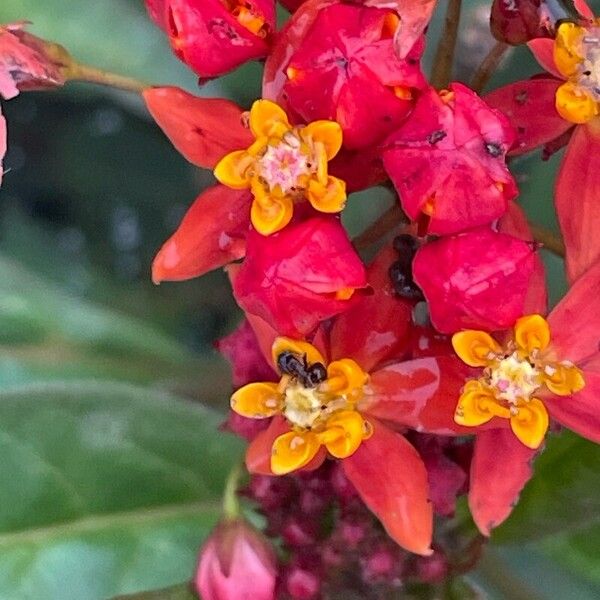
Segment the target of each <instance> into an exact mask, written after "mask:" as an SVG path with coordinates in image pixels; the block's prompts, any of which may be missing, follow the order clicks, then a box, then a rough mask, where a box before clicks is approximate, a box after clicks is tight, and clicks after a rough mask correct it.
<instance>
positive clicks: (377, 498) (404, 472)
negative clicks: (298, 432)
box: [342, 421, 433, 555]
mask: <svg viewBox="0 0 600 600" xmlns="http://www.w3.org/2000/svg"><path fill="white" fill-rule="evenodd" d="M371 424H372V425H373V435H372V436H371V437H370V438H369V439H368V440H366V441H364V442H363V443H362V444H361V445H360V447H359V448H358V450H357V451H356V452H355V453H354V454H353V455H352V456H350V457H348V458H345V459H344V460H343V461H342V467H343V469H344V473H345V474H346V476H347V477H348V479H349V480H350V481H351V482H352V483H353V484H354V486H355V487H356V490H357V492H358V493H359V495H360V497H361V498H362V499H363V501H364V503H365V504H366V505H367V506H368V507H369V509H370V510H371V511H373V513H375V515H376V516H377V518H378V519H379V520H380V521H381V523H382V525H383V526H384V527H385V530H386V531H387V533H388V535H389V536H390V537H391V538H392V539H394V540H395V541H396V542H398V544H400V545H401V546H402V547H403V548H406V549H407V550H409V551H410V552H415V553H416V554H422V555H429V554H431V548H430V544H431V535H432V530H433V507H432V505H431V502H430V501H429V498H428V495H429V490H428V484H427V471H426V470H425V465H424V464H423V461H422V460H421V458H420V457H419V454H418V452H417V451H416V450H415V449H414V448H413V447H412V446H411V445H410V444H409V443H408V442H407V441H406V439H404V437H402V436H401V435H400V434H398V433H395V432H393V431H391V430H390V429H388V428H387V427H385V426H383V425H381V424H380V423H377V422H376V421H375V422H374V421H371Z"/></svg>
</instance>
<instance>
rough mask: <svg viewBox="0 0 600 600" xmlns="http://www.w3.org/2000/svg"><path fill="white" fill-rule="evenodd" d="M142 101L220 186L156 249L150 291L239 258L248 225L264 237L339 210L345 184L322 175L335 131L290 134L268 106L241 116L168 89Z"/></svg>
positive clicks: (229, 106)
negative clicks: (295, 220) (297, 217)
mask: <svg viewBox="0 0 600 600" xmlns="http://www.w3.org/2000/svg"><path fill="white" fill-rule="evenodd" d="M144 99H145V100H146V104H147V106H148V108H149V110H150V112H151V113H152V115H153V116H154V118H155V119H156V121H157V123H158V124H159V125H160V127H161V128H162V129H163V130H164V132H165V133H166V134H167V135H168V136H169V138H170V139H171V141H172V142H173V144H174V145H175V147H176V148H177V149H178V150H179V151H180V152H181V153H182V154H183V155H184V156H185V157H186V158H187V159H188V160H189V161H190V162H192V163H194V164H196V165H198V166H200V167H204V168H213V169H214V172H215V174H216V176H217V178H218V179H219V181H222V182H223V184H224V185H217V186H214V187H212V188H209V189H208V190H205V191H204V192H203V193H202V194H201V195H200V196H199V197H198V198H197V199H196V201H195V202H194V204H193V205H192V206H191V208H190V209H189V211H188V212H187V214H186V215H185V217H184V219H183V221H182V223H181V225H180V226H179V228H178V229H177V231H176V232H175V233H174V234H173V236H172V237H171V238H170V239H169V240H167V242H166V243H165V244H164V246H163V247H162V248H161V250H160V252H159V253H158V255H157V256H156V258H155V260H154V264H153V266H152V277H153V280H154V281H155V283H159V282H161V281H164V280H181V279H189V278H191V277H197V276H199V275H202V274H204V273H206V272H207V271H210V270H212V269H216V268H218V267H220V266H223V265H225V264H228V263H230V262H232V261H235V260H238V259H240V258H243V257H244V255H245V253H246V237H247V234H248V231H249V230H250V225H251V224H252V226H253V227H254V229H255V230H257V231H259V232H260V233H261V234H262V235H265V236H268V235H269V234H272V233H275V232H277V231H279V230H281V229H282V228H284V227H285V226H286V225H287V224H288V223H289V222H290V220H291V219H292V217H293V215H294V211H295V210H298V211H300V212H302V211H304V212H306V211H305V208H306V207H307V206H308V205H311V206H312V207H313V208H314V209H315V210H317V211H320V212H323V213H336V212H339V211H340V210H342V209H343V207H344V204H345V201H346V191H345V183H344V181H342V180H341V179H339V178H337V177H333V176H331V175H329V174H328V161H329V160H331V158H333V157H334V156H335V155H336V154H337V151H338V150H339V147H340V146H341V136H342V134H341V130H340V127H339V125H338V124H337V123H334V122H332V121H325V120H321V121H317V122H313V123H309V124H308V125H306V126H303V125H300V126H294V127H293V126H291V125H290V124H289V122H288V120H287V116H286V115H285V113H284V112H283V110H282V109H281V108H280V107H278V106H277V105H276V104H274V103H273V102H270V101H267V100H258V101H256V102H254V104H253V105H252V109H251V110H250V112H249V113H246V114H244V113H243V112H242V109H241V108H239V107H238V106H237V105H235V104H234V103H233V102H230V101H229V100H224V99H216V98H197V97H195V96H192V95H191V94H188V93H187V92H184V91H183V90H181V89H179V88H174V87H164V88H153V89H149V90H146V91H145V92H144ZM248 127H249V128H250V130H248ZM254 138H256V139H254ZM253 239H257V238H256V237H254V238H253ZM336 239H341V238H340V237H339V236H337V237H336ZM257 243H258V242H257ZM271 256H274V254H273V253H271ZM336 291H337V290H336Z"/></svg>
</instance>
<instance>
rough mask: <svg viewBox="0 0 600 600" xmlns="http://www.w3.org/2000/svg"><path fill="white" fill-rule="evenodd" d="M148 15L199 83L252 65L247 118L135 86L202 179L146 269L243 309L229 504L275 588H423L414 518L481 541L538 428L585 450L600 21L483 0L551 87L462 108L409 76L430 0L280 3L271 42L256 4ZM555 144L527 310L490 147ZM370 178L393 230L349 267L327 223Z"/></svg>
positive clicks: (503, 160)
mask: <svg viewBox="0 0 600 600" xmlns="http://www.w3.org/2000/svg"><path fill="white" fill-rule="evenodd" d="M147 4H148V6H149V9H150V12H151V14H152V16H153V18H154V19H155V21H157V22H158V23H159V24H160V25H161V27H162V28H163V29H165V31H166V32H167V33H168V35H169V39H170V42H171V45H172V47H173V49H174V51H175V53H176V54H177V56H179V58H181V59H182V60H183V61H184V62H186V63H187V64H188V65H189V66H190V67H191V68H192V69H194V70H195V71H196V72H197V73H198V74H199V75H200V76H201V77H211V76H215V75H218V74H221V73H224V72H226V71H228V70H230V69H231V68H232V67H234V66H237V65H239V64H241V63H242V62H243V61H244V60H252V59H256V58H266V62H265V69H264V78H263V91H262V95H263V97H262V98H261V99H258V100H256V101H255V102H254V103H253V104H252V106H250V107H248V109H249V110H247V111H244V109H243V108H241V107H237V106H235V105H234V104H232V103H231V102H229V101H228V100H224V99H208V98H199V97H193V96H191V95H190V94H188V93H186V92H184V91H182V90H179V89H175V88H164V87H163V88H153V89H149V90H147V91H146V92H145V94H144V96H145V100H146V103H147V106H148V108H149V110H150V112H151V113H152V115H153V116H154V118H155V119H156V121H157V123H158V124H159V125H160V127H161V128H162V129H163V131H164V132H165V133H166V134H167V135H168V136H169V138H170V139H171V140H172V141H173V143H174V145H175V146H176V147H177V149H178V150H179V151H180V152H182V153H183V154H184V156H185V157H186V158H187V159H188V160H190V161H191V162H193V163H194V164H196V165H198V166H201V167H204V168H211V169H213V170H214V175H215V177H216V179H217V180H218V182H219V183H218V185H217V186H215V187H213V188H211V189H209V190H207V191H205V192H203V193H202V194H201V195H200V197H199V198H198V199H197V200H196V201H195V203H194V204H193V205H192V207H191V208H190V210H189V212H188V214H187V215H186V216H185V218H184V220H183V222H182V223H181V226H180V227H179V229H178V230H177V231H176V232H175V233H174V234H173V236H172V237H171V238H170V239H169V240H168V241H167V242H166V243H165V245H164V246H163V248H162V249H161V250H160V252H159V253H158V255H157V257H156V259H155V261H154V266H153V276H154V280H155V281H156V282H160V281H163V280H180V279H186V278H189V277H194V276H198V275H201V274H203V273H205V272H207V271H209V270H211V269H214V268H217V267H222V266H226V269H227V271H228V273H229V276H230V279H231V283H232V287H233V293H234V296H235V298H236V300H237V302H238V304H239V305H240V307H241V308H242V309H243V310H244V312H245V315H246V320H245V322H244V324H243V326H241V328H240V330H238V331H237V332H236V333H234V334H232V335H231V336H230V337H229V338H228V339H227V340H225V341H223V342H222V344H221V348H222V350H223V351H224V352H225V353H226V355H227V356H228V358H229V359H230V360H231V361H232V364H233V368H234V383H235V386H236V390H235V392H234V393H233V395H232V396H231V408H232V411H233V412H232V414H231V416H230V418H229V422H228V426H229V428H230V429H232V430H233V431H234V432H236V433H238V434H239V435H242V436H243V437H245V438H246V439H247V440H249V446H248V450H247V453H246V466H247V469H248V471H249V472H250V473H251V474H252V478H251V482H250V487H249V488H248V490H247V494H248V495H249V496H250V497H251V498H252V499H254V500H255V501H256V502H258V505H259V507H260V509H261V511H262V512H263V514H264V515H265V517H266V519H267V523H268V527H267V532H268V534H269V535H270V536H272V537H277V538H281V539H282V540H283V543H284V545H285V546H286V547H287V552H286V553H285V556H286V557H287V559H286V560H284V562H283V564H282V565H281V567H280V569H279V572H280V577H279V579H278V582H279V583H278V589H280V592H278V594H279V595H281V596H282V597H291V598H316V597H318V596H319V593H320V590H321V589H322V588H327V586H330V585H335V584H334V583H332V581H333V575H331V573H332V571H331V567H332V565H333V564H335V566H336V569H334V571H335V572H336V573H338V574H339V572H340V570H341V571H342V572H346V573H347V580H350V579H353V578H354V579H356V577H357V576H358V578H359V580H360V581H358V583H356V585H357V586H358V588H357V589H359V588H360V586H364V585H365V584H366V583H370V584H371V585H374V583H373V582H375V581H380V582H384V583H385V584H386V585H388V586H394V585H401V584H403V583H404V582H406V581H407V580H409V581H410V578H411V577H414V576H416V574H420V576H421V577H422V580H423V581H426V580H427V577H426V576H425V575H424V573H426V572H429V573H433V572H435V573H438V571H436V569H438V570H439V573H438V575H439V576H440V577H444V574H445V573H446V571H447V570H448V569H449V568H450V563H449V559H448V557H447V552H446V551H444V550H443V548H442V545H441V544H440V542H439V540H438V539H437V538H436V537H435V533H434V527H433V525H434V520H433V517H434V513H435V512H437V513H439V514H442V515H446V516H447V515H451V514H452V513H453V509H454V502H455V499H456V496H457V495H459V494H462V493H465V492H466V493H467V494H468V500H469V507H470V510H471V514H472V516H473V519H474V521H475V523H476V525H477V527H478V528H479V531H480V532H481V534H483V535H484V536H487V535H489V534H490V532H491V530H492V529H493V528H494V527H496V526H498V525H499V524H500V523H502V521H504V520H505V519H506V518H507V517H508V515H509V514H510V512H511V509H512V507H513V506H514V505H515V503H516V501H517V498H518V495H519V492H520V491H521V489H522V488H523V486H524V485H525V483H526V482H527V480H528V479H529V477H530V476H531V473H532V470H531V463H532V459H533V458H534V457H535V455H536V453H537V452H539V451H540V449H541V448H543V443H544V439H545V436H546V434H547V432H548V430H549V428H550V425H551V421H552V420H555V421H556V422H557V423H561V424H563V425H565V426H567V427H570V428H572V429H573V430H575V431H577V432H578V433H580V434H581V435H584V436H585V437H588V438H590V439H592V440H595V441H600V421H599V420H598V416H597V414H598V408H600V400H598V398H600V396H599V395H598V392H599V391H600V390H599V389H598V386H599V385H600V379H599V377H598V375H597V372H598V371H597V368H598V365H599V364H600V363H599V362H598V361H599V356H600V355H599V350H598V336H597V334H596V333H595V332H596V331H598V329H597V327H596V324H595V323H594V321H595V320H597V319H598V318H599V317H598V316H597V315H598V313H599V312H600V311H598V310H597V309H596V308H594V307H595V304H596V303H597V302H598V297H599V293H600V262H598V258H599V257H600V249H599V248H600V244H598V243H597V241H596V240H597V239H598V237H597V236H595V235H593V234H592V232H591V228H593V227H594V223H596V222H597V221H598V219H600V213H599V216H596V213H597V211H598V210H600V209H599V208H598V207H600V183H599V182H600V180H599V179H598V173H600V164H597V163H598V160H599V159H598V156H600V152H594V151H593V150H591V147H595V146H594V145H597V144H600V142H599V141H598V140H600V117H599V116H598V115H599V114H600V109H599V106H600V21H595V20H593V18H592V17H591V16H590V14H589V11H588V9H587V8H586V7H585V6H583V4H582V3H581V2H580V3H579V4H578V10H579V11H580V12H579V13H576V12H574V13H573V14H569V15H563V14H561V15H555V16H554V17H553V19H550V18H549V17H548V15H545V14H542V12H543V11H541V10H538V11H537V12H536V15H537V21H536V20H535V19H534V18H533V17H532V16H531V14H532V13H531V12H528V10H527V9H528V4H527V2H521V3H520V4H519V11H520V12H519V13H518V15H517V16H516V17H515V16H514V15H513V16H510V17H509V16H507V15H506V14H505V13H504V12H503V8H502V6H503V5H502V4H501V3H495V4H494V7H493V10H492V24H493V31H494V33H495V35H497V36H505V38H504V39H506V40H507V41H509V42H510V43H525V42H527V43H528V44H529V45H530V47H531V49H532V51H533V52H534V54H535V55H536V57H537V58H538V60H539V61H540V63H541V64H542V65H543V66H544V67H545V68H546V69H547V70H548V71H549V75H548V76H545V77H537V78H533V79H531V80H530V81H528V82H518V83H514V84H510V85H509V86H507V87H506V88H501V89H498V90H495V91H494V92H492V93H491V94H489V95H487V96H486V97H484V98H482V97H480V96H479V95H478V94H477V93H476V92H475V91H474V90H472V89H470V88H469V87H467V86H465V85H463V84H460V83H449V84H448V85H447V86H446V87H445V88H444V89H436V88H435V87H434V86H433V85H431V84H430V83H429V82H428V80H427V78H426V77H425V75H424V74H423V72H422V70H421V56H422V54H423V51H424V47H425V35H424V31H425V29H426V26H427V22H428V20H429V17H430V16H431V11H432V10H433V4H434V3H426V5H424V6H423V7H422V8H421V9H420V10H419V11H416V10H415V9H414V8H413V9H407V8H406V7H405V4H404V3H394V2H392V3H380V2H376V1H374V2H368V3H361V2H341V1H337V0H307V1H306V2H303V3H288V4H286V6H288V8H289V9H290V10H291V11H293V14H292V16H291V17H290V18H289V20H288V21H287V22H286V24H285V25H284V27H283V28H282V29H281V30H280V31H278V32H277V31H275V29H274V22H273V18H272V16H273V4H272V3H269V2H215V3H214V6H213V4H211V3H202V7H200V4H201V3H199V2H193V1H191V0H189V1H187V2H186V1H183V0H180V1H178V2H176V1H174V0H171V1H169V0H164V1H163V2H147ZM519 19H520V20H519ZM558 19H560V21H559V22H560V25H558V26H556V22H557V21H558ZM565 19H566V20H565ZM224 31H227V32H228V33H224ZM223 48H227V51H226V52H224V51H223ZM566 134H569V135H570V136H571V140H570V142H569V147H568V149H567V153H566V156H565V159H564V164H563V167H562V168H561V171H560V174H559V178H558V181H557V191H556V207H557V211H558V216H559V220H560V225H561V229H562V231H563V234H564V240H565V244H566V250H567V255H566V257H567V271H568V275H569V278H570V281H571V283H572V288H571V289H570V291H569V292H568V294H567V295H566V296H565V297H564V299H563V300H562V301H561V302H560V304H559V305H558V306H557V307H555V308H554V310H552V311H551V312H550V313H549V314H548V313H547V292H546V286H545V278H544V269H543V265H542V262H541V259H540V257H539V255H538V249H539V247H540V246H539V244H538V243H536V242H535V241H534V240H533V236H532V234H531V232H530V229H529V225H528V223H527V221H526V219H525V217H524V215H523V213H522V212H521V209H520V208H519V206H518V204H517V203H516V199H517V196H518V188H517V184H516V182H515V179H514V178H513V176H512V174H511V172H510V170H509V168H508V165H507V156H509V155H514V154H520V153H524V152H528V151H530V150H532V149H533V148H535V147H536V146H539V145H546V147H547V148H548V150H547V153H549V152H551V151H556V149H557V148H558V147H559V143H558V142H557V141H555V140H556V139H557V138H558V139H560V140H564V139H565V135H566ZM386 181H388V182H389V185H390V187H393V189H394V191H395V193H396V196H397V199H398V209H396V210H395V211H392V212H390V213H389V214H392V213H393V214H395V215H399V218H397V219H396V221H394V222H393V223H392V224H391V226H390V227H388V230H389V229H395V230H396V237H395V239H394V241H393V243H390V242H389V241H387V242H386V241H384V239H381V242H383V244H381V242H380V250H379V253H378V254H377V255H376V257H375V259H374V260H373V261H372V262H371V263H370V264H369V265H368V266H366V267H365V266H364V265H363V262H362V259H361V257H360V255H359V254H358V252H357V249H356V248H355V247H354V246H353V244H352V242H351V241H350V239H349V238H348V235H347V233H346V231H345V229H344V227H343V225H342V222H341V221H340V213H341V212H342V211H343V210H344V207H345V205H346V201H347V195H348V194H350V195H351V194H352V193H353V192H356V191H359V190H362V189H365V188H368V187H371V186H373V185H376V184H378V183H385V182H386ZM388 216H389V215H388ZM389 220H390V219H388V221H389ZM424 311H425V312H424ZM250 348H251V351H250V350H249V349H250ZM416 432H418V433H416ZM465 436H467V437H466V441H464V439H465ZM432 448H433V449H434V450H432ZM449 448H450V449H453V451H456V449H457V448H462V450H463V460H458V461H455V460H453V459H452V458H451V457H450V456H449V455H448V452H449V450H448V449H449ZM465 456H466V457H467V458H465ZM499 457H501V459H499ZM340 482H341V483H340ZM336 486H341V488H340V489H338V487H336ZM340 490H341V491H340ZM332 506H336V507H337V508H335V509H333V508H331V507H332ZM440 507H441V508H440ZM434 509H435V510H434ZM328 511H329V512H328ZM332 511H333V512H332ZM444 511H445V512H444ZM326 514H335V515H336V516H335V521H334V526H333V529H329V530H327V531H326V532H325V533H324V532H323V530H322V528H321V525H319V523H321V521H322V520H323V519H325V517H326ZM374 518H376V519H377V520H378V522H379V523H380V524H381V525H382V526H383V528H384V530H385V532H386V533H385V535H384V534H383V532H382V531H381V530H374V529H373V519H374ZM394 542H395V543H396V544H398V546H394ZM433 548H435V553H434V554H432V552H434V550H433ZM411 553H412V554H411ZM414 555H420V556H421V557H430V558H420V559H417V558H415V557H414ZM432 556H433V557H436V559H435V560H433V559H432V558H431V557H432ZM440 557H442V558H440ZM428 560H429V561H430V562H429V563H427V562H419V561H428ZM432 560H433V562H431V561H432ZM436 561H437V562H436ZM330 562H331V563H332V564H329V563H330ZM434 563H435V565H437V566H435V567H432V566H431V565H433V564H434ZM426 564H429V565H430V566H429V567H427V568H429V569H430V570H429V571H427V568H425V567H423V569H421V567H418V565H426ZM415 565H417V566H415ZM411 569H412V570H411ZM438 575H433V576H432V577H434V578H435V577H436V576H438ZM361 578H362V579H361ZM269 597H270V596H269Z"/></svg>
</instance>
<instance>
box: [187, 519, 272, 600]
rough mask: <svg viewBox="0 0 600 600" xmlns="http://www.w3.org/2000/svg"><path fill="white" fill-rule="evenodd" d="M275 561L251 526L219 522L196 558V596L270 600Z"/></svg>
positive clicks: (204, 599) (206, 599)
mask: <svg viewBox="0 0 600 600" xmlns="http://www.w3.org/2000/svg"><path fill="white" fill-rule="evenodd" d="M275 560H276V559H275V554H274V552H273V549H272V548H271V546H270V544H269V542H268V541H267V540H266V539H265V538H264V537H263V536H262V535H261V534H260V533H259V532H258V531H257V530H256V529H254V528H253V527H252V526H251V525H249V524H248V523H246V522H245V521H243V520H241V519H235V520H228V521H222V522H221V523H219V525H217V527H216V529H215V530H214V531H213V532H212V534H211V535H210V537H209V538H208V539H207V540H206V542H205V544H204V547H203V548H202V552H201V554H200V561H199V563H198V569H197V571H196V589H197V590H198V594H199V595H200V597H201V598H202V600H248V599H249V598H252V600H274V599H275V580H276V577H277V573H276V566H275V564H276V563H275Z"/></svg>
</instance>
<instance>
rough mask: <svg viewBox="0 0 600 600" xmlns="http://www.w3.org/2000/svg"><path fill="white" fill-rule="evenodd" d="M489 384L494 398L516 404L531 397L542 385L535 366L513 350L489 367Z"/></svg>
mask: <svg viewBox="0 0 600 600" xmlns="http://www.w3.org/2000/svg"><path fill="white" fill-rule="evenodd" d="M489 385H490V386H491V387H492V388H493V389H494V393H495V395H496V398H498V399H499V400H504V401H506V402H508V403H509V404H512V405H515V406H516V405H517V404H518V403H519V401H528V400H530V399H531V398H532V396H533V394H534V393H535V392H536V391H537V390H538V389H539V388H540V387H541V385H542V377H541V374H540V372H539V371H538V369H537V368H536V367H535V366H533V365H532V364H531V363H530V362H529V361H528V360H524V359H521V358H519V356H518V355H517V353H516V352H515V353H513V354H511V355H510V356H507V357H506V358H502V359H499V360H498V361H497V363H496V364H494V365H493V366H492V367H491V368H490V376H489Z"/></svg>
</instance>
